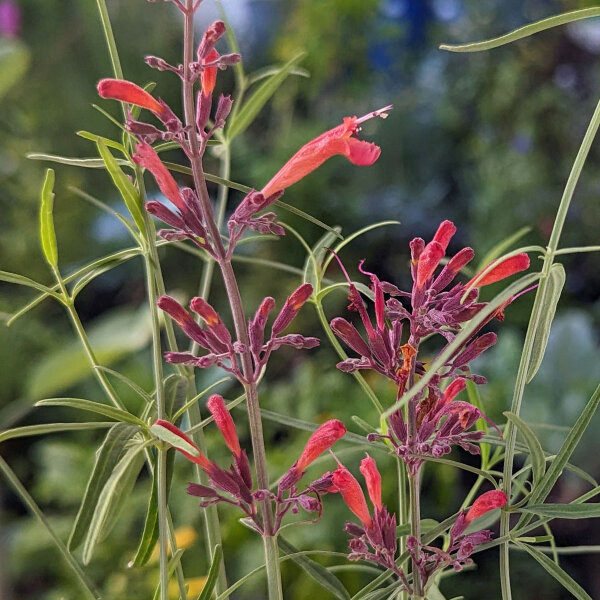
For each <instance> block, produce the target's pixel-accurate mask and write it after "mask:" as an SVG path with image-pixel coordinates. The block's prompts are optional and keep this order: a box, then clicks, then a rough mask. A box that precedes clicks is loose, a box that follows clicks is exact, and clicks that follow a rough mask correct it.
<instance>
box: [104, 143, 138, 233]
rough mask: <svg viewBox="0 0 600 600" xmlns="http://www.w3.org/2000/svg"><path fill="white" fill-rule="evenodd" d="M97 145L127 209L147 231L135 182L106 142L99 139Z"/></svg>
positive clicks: (136, 222)
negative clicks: (130, 179) (122, 168)
mask: <svg viewBox="0 0 600 600" xmlns="http://www.w3.org/2000/svg"><path fill="white" fill-rule="evenodd" d="M96 145H97V146H98V152H99V153H100V156H101V157H102V160H103V161H104V164H105V165H106V170H107V171H108V174H109V175H110V177H111V179H112V180H113V183H114V184H115V186H116V188H117V189H118V190H119V192H120V194H121V197H122V198H123V201H124V202H125V206H127V210H128V211H129V212H130V214H131V216H132V217H133V220H134V221H135V224H136V225H137V226H138V228H139V230H140V231H145V228H146V225H145V223H144V215H143V213H142V207H141V199H140V195H139V194H138V192H137V190H136V189H135V186H134V185H133V183H131V181H129V179H128V178H127V176H126V175H125V173H123V171H122V170H121V167H119V164H118V163H117V160H116V159H115V157H114V156H113V155H112V154H111V152H110V150H109V149H108V148H107V147H106V145H105V144H104V142H103V141H102V140H98V141H97V142H96Z"/></svg>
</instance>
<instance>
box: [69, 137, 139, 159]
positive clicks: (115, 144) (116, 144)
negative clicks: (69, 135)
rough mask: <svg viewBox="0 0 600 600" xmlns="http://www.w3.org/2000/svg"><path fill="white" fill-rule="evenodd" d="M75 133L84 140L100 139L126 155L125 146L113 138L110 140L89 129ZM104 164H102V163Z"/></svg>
mask: <svg viewBox="0 0 600 600" xmlns="http://www.w3.org/2000/svg"><path fill="white" fill-rule="evenodd" d="M76 134H77V135H78V136H79V137H82V138H84V139H85V140H90V142H94V143H97V142H98V140H102V141H103V142H104V143H105V144H106V145H107V146H108V147H109V148H113V149H114V150H118V151H119V152H122V153H123V154H125V155H127V150H125V146H123V144H121V143H119V142H115V140H111V139H110V138H107V137H103V136H101V135H98V134H96V133H90V132H89V131H77V132H76ZM102 166H104V165H102Z"/></svg>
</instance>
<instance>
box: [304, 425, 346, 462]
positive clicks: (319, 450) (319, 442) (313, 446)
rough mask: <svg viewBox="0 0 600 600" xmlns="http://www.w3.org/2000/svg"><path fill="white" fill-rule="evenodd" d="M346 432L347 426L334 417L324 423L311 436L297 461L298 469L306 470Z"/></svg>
mask: <svg viewBox="0 0 600 600" xmlns="http://www.w3.org/2000/svg"><path fill="white" fill-rule="evenodd" d="M345 434H346V427H345V426H344V424H343V423H342V422H341V421H338V420H337V419H332V420H331V421H327V422H326V423H323V425H321V427H319V428H318V429H317V430H316V431H315V432H314V433H313V434H312V435H311V436H310V438H309V440H308V442H307V443H306V446H305V447H304V450H303V451H302V454H301V455H300V458H299V459H298V461H297V462H296V470H297V471H299V472H302V471H304V469H306V468H307V467H308V465H310V464H311V463H312V462H313V461H314V460H315V459H316V458H317V457H318V456H320V455H321V454H323V452H325V450H327V449H329V448H331V446H333V444H335V442H337V441H338V440H339V439H340V438H342V437H344V435H345Z"/></svg>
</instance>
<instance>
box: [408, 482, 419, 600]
mask: <svg viewBox="0 0 600 600" xmlns="http://www.w3.org/2000/svg"><path fill="white" fill-rule="evenodd" d="M419 475H420V471H417V473H415V474H414V475H412V474H411V473H410V472H409V474H408V489H409V495H410V533H411V535H412V536H413V537H414V538H415V539H416V540H417V545H416V547H415V550H414V558H415V559H414V560H413V569H412V575H413V591H414V594H413V596H412V597H413V599H414V600H419V599H420V598H422V596H423V582H422V581H421V572H420V571H419V568H418V566H417V564H416V561H417V560H419V558H420V556H421V497H420V496H421V494H420V481H419Z"/></svg>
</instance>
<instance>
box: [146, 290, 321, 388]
mask: <svg viewBox="0 0 600 600" xmlns="http://www.w3.org/2000/svg"><path fill="white" fill-rule="evenodd" d="M311 294H312V286H311V285H310V284H309V283H305V284H303V285H301V286H300V287H299V288H298V289H296V290H295V291H294V292H293V293H292V294H291V295H290V296H289V297H288V298H287V300H286V301H285V304H284V305H283V308H282V309H281V310H280V311H279V314H278V315H277V317H276V318H275V321H274V322H273V325H272V327H271V334H270V336H269V338H268V340H267V341H265V328H266V325H267V319H268V317H269V313H270V312H271V311H272V310H273V308H274V307H275V300H274V299H273V298H271V297H267V298H265V299H264V300H263V301H262V302H261V304H260V306H259V307H258V310H257V311H256V314H255V315H254V318H252V319H250V321H249V323H248V335H249V339H250V345H249V349H247V348H246V347H245V346H244V345H243V344H241V343H240V342H234V341H233V338H232V336H231V333H230V332H229V330H228V329H227V327H226V326H225V324H224V323H223V321H222V320H221V317H220V316H219V314H218V313H217V311H216V310H215V309H214V308H213V307H212V306H211V305H210V304H209V303H208V302H207V301H206V300H204V299H203V298H200V297H195V298H192V300H191V302H190V308H191V310H192V311H193V312H194V313H196V314H197V315H198V316H199V317H200V318H201V320H202V321H203V322H204V327H202V326H201V325H199V324H198V323H196V321H195V320H194V318H193V317H192V315H191V314H190V313H189V312H188V311H187V310H186V309H185V308H183V306H181V304H179V302H177V300H175V299H174V298H171V297H170V296H162V297H161V298H159V299H158V306H159V307H160V308H161V309H162V310H164V311H165V312H166V313H167V314H169V316H170V317H171V318H172V319H173V320H174V321H175V322H176V323H177V324H178V325H179V327H180V328H181V329H182V331H183V332H184V333H185V334H186V335H187V336H188V337H189V338H190V339H191V340H192V341H194V342H195V343H196V344H198V346H200V347H201V348H204V349H205V350H208V354H205V355H204V356H195V355H194V354H191V353H189V352H166V353H165V359H166V360H167V361H168V362H170V363H174V364H185V365H189V366H193V367H200V368H203V369H205V368H208V367H211V366H213V365H217V366H219V367H221V368H222V369H224V370H225V371H227V372H229V373H232V374H233V375H235V377H236V378H237V379H238V380H239V381H241V382H243V383H250V382H254V381H257V380H258V378H259V377H260V374H261V372H262V370H263V369H264V368H265V365H266V364H267V361H268V360H269V357H270V356H271V353H272V352H273V351H274V350H277V349H279V348H281V347H282V346H293V347H294V348H299V349H304V348H314V347H315V346H318V345H319V340H318V339H317V338H314V337H306V336H303V335H300V334H298V333H290V334H286V335H280V334H281V333H282V332H283V331H284V329H286V328H287V326H288V325H289V324H290V323H291V322H292V320H293V319H294V318H295V317H296V315H297V314H298V312H299V311H300V309H301V308H302V306H303V305H304V303H305V302H306V301H307V300H308V298H310V295H311ZM248 350H249V351H250V354H251V356H252V359H253V370H252V375H251V377H250V378H248V377H247V376H245V375H244V373H243V369H242V367H241V364H240V360H239V357H240V355H241V354H243V353H246V352H247V351H248Z"/></svg>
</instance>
